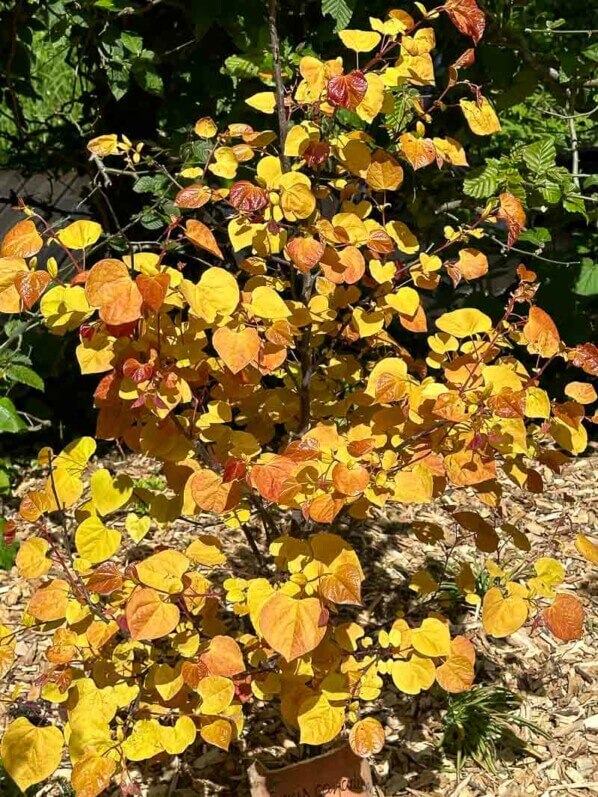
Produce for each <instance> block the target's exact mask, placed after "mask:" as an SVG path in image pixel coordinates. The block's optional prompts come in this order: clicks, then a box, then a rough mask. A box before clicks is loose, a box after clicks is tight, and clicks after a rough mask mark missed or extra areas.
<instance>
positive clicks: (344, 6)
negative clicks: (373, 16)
mask: <svg viewBox="0 0 598 797" xmlns="http://www.w3.org/2000/svg"><path fill="white" fill-rule="evenodd" d="M354 8H355V0H322V13H323V14H326V15H328V16H329V17H332V18H333V19H334V21H335V23H336V25H335V26H334V30H335V31H339V30H342V29H343V28H346V27H347V25H348V24H349V22H350V21H351V17H352V16H353V9H354Z"/></svg>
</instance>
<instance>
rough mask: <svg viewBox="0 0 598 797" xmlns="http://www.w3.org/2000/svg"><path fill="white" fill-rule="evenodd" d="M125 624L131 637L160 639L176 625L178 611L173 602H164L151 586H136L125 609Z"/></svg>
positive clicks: (178, 616) (178, 615)
mask: <svg viewBox="0 0 598 797" xmlns="http://www.w3.org/2000/svg"><path fill="white" fill-rule="evenodd" d="M125 617H126V620H127V626H128V628H129V631H130V632H131V637H132V638H133V639H145V640H148V639H160V638H161V637H164V636H167V635H168V634H170V632H171V631H174V629H175V628H176V627H177V625H178V622H179V619H180V612H179V609H178V607H177V606H175V605H174V604H173V603H166V602H165V601H163V600H162V598H161V597H160V594H159V593H158V592H156V590H154V589H152V588H151V587H139V588H137V589H136V590H135V591H134V592H133V594H132V595H131V597H130V598H129V601H128V603H127V608H126V610H125Z"/></svg>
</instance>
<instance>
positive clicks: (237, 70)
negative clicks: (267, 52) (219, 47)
mask: <svg viewBox="0 0 598 797" xmlns="http://www.w3.org/2000/svg"><path fill="white" fill-rule="evenodd" d="M224 71H225V72H226V73H227V74H228V75H231V77H240V78H250V77H257V76H258V75H259V72H260V68H259V66H258V65H257V64H255V63H254V62H253V61H250V60H249V58H244V57H243V56H242V55H230V56H229V57H228V58H227V59H226V61H225V62H224Z"/></svg>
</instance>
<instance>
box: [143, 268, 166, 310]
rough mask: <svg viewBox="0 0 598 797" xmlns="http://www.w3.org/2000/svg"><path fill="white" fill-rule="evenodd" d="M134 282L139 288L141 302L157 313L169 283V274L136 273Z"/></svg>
mask: <svg viewBox="0 0 598 797" xmlns="http://www.w3.org/2000/svg"><path fill="white" fill-rule="evenodd" d="M135 284H136V285H137V287H138V289H139V293H140V294H141V296H142V298H143V303H144V304H145V305H147V307H149V309H150V310H153V311H154V313H157V312H158V310H159V309H160V308H161V307H162V305H163V304H164V299H166V293H167V291H168V286H169V285H170V276H169V275H168V274H152V275H151V276H150V275H148V274H138V275H137V277H136V278H135Z"/></svg>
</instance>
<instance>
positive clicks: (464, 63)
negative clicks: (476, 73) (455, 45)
mask: <svg viewBox="0 0 598 797" xmlns="http://www.w3.org/2000/svg"><path fill="white" fill-rule="evenodd" d="M474 63H475V50H474V49H473V48H471V47H470V48H469V50H465V52H463V53H461V55H460V56H459V57H458V58H457V60H456V61H455V63H454V64H453V67H454V69H466V68H467V67H468V66H473V64H474Z"/></svg>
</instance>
